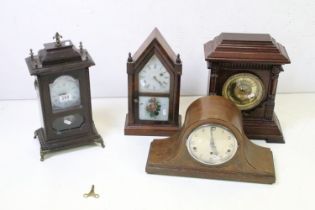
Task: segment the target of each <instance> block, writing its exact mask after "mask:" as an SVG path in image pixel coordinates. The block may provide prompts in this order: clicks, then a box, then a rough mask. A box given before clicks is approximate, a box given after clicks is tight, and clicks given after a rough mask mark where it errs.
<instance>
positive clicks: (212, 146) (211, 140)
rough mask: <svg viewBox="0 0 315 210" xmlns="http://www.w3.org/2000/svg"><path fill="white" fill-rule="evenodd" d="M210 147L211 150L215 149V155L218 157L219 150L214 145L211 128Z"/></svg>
mask: <svg viewBox="0 0 315 210" xmlns="http://www.w3.org/2000/svg"><path fill="white" fill-rule="evenodd" d="M210 147H211V149H213V153H214V154H215V155H218V150H217V147H216V146H215V143H214V139H213V133H212V129H211V128H210Z"/></svg>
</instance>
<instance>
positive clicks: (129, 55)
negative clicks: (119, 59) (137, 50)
mask: <svg viewBox="0 0 315 210" xmlns="http://www.w3.org/2000/svg"><path fill="white" fill-rule="evenodd" d="M132 61H133V59H132V56H131V53H130V52H129V53H128V62H132Z"/></svg>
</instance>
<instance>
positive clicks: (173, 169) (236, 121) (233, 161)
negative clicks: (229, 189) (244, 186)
mask: <svg viewBox="0 0 315 210" xmlns="http://www.w3.org/2000/svg"><path fill="white" fill-rule="evenodd" d="M146 171H147V172H148V173H151V174H163V175H174V176H190V177H199V178H209V179H224V180H234V181H246V182H257V183H265V184H272V183H274V182H275V171H274V165H273V157H272V152H271V151H270V149H268V148H264V147H260V146H257V145H255V144H253V143H252V142H250V141H249V140H248V139H247V137H246V135H245V134H244V131H243V127H242V115H241V112H240V110H239V109H238V108H237V107H236V106H235V105H234V104H233V103H232V102H231V101H230V100H228V99H225V98H224V97H222V96H206V97H202V98H199V99H197V100H196V101H194V102H193V103H192V104H191V105H190V106H189V107H188V109H187V112H186V118H185V122H184V125H183V127H182V128H181V130H180V131H179V132H178V133H176V134H174V135H173V136H171V137H169V138H167V139H159V140H154V141H153V142H152V143H151V147H150V152H149V156H148V160H147V165H146Z"/></svg>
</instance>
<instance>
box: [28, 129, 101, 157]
mask: <svg viewBox="0 0 315 210" xmlns="http://www.w3.org/2000/svg"><path fill="white" fill-rule="evenodd" d="M34 138H38V140H39V143H40V157H41V159H40V160H41V161H44V158H45V155H46V154H48V153H52V152H57V151H61V150H66V149H71V148H75V147H79V146H83V145H89V144H93V143H99V144H100V145H101V146H102V147H103V148H104V147H105V145H104V142H103V139H102V137H101V136H100V135H99V134H98V133H97V131H96V129H95V126H94V124H93V133H92V134H91V133H89V134H85V135H84V134H83V135H76V136H71V137H65V138H62V139H58V140H55V141H54V140H47V138H46V137H45V134H44V129H43V128H39V129H38V130H36V131H35V136H34Z"/></svg>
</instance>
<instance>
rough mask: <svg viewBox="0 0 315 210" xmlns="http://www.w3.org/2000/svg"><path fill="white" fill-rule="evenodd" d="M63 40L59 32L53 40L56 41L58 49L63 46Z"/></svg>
mask: <svg viewBox="0 0 315 210" xmlns="http://www.w3.org/2000/svg"><path fill="white" fill-rule="evenodd" d="M61 38H62V36H61V35H60V34H59V33H58V32H56V34H55V36H54V37H53V39H56V46H57V47H60V46H61Z"/></svg>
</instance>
